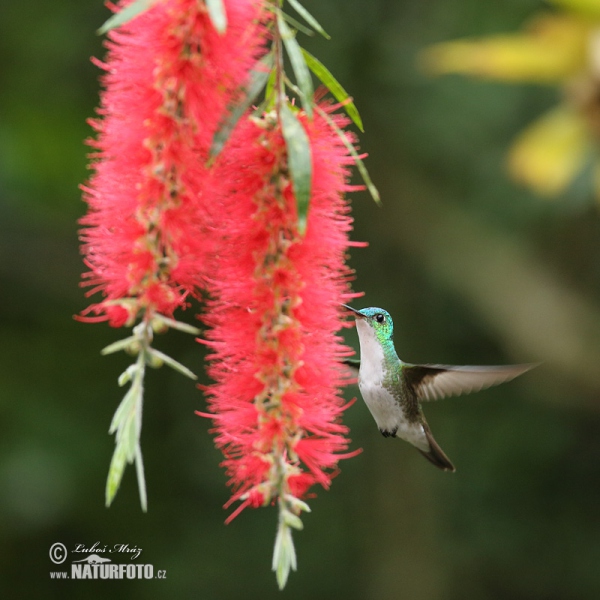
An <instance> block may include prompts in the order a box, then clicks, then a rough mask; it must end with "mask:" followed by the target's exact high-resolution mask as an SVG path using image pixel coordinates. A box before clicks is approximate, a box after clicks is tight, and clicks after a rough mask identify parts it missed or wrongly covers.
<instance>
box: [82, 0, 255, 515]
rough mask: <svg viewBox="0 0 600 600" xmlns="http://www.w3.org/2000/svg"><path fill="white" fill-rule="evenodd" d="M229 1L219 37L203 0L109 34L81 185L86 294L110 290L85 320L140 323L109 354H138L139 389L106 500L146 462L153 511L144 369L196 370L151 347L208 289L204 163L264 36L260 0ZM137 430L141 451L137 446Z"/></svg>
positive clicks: (163, 6) (135, 386)
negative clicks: (145, 446) (144, 444)
mask: <svg viewBox="0 0 600 600" xmlns="http://www.w3.org/2000/svg"><path fill="white" fill-rule="evenodd" d="M130 4H131V3H130V2H127V1H125V2H122V3H121V5H120V6H121V7H123V6H127V5H130ZM224 4H225V9H226V12H227V23H228V26H227V31H226V33H225V34H224V35H221V34H220V33H218V32H217V31H216V30H215V28H214V26H213V24H212V22H211V20H210V18H209V15H208V12H207V8H206V5H205V4H204V2H201V1H199V0H161V1H160V2H157V3H155V4H154V5H153V6H152V7H151V8H150V9H149V10H147V11H146V12H144V13H143V14H141V15H139V16H138V17H137V18H135V19H134V20H132V21H129V22H127V23H126V24H125V25H123V26H122V27H121V28H119V29H118V30H115V31H111V32H110V33H109V38H110V41H109V42H108V44H107V47H108V59H107V61H106V63H105V64H101V63H98V64H100V66H101V67H102V68H104V69H105V70H106V75H105V76H104V79H103V83H104V85H105V91H104V92H103V94H102V96H101V107H100V109H99V110H98V113H99V115H100V117H101V118H100V119H97V120H93V121H92V122H91V124H92V126H93V127H94V128H95V129H96V131H97V132H98V137H97V140H93V141H91V142H90V145H91V146H92V147H94V148H95V149H96V152H95V153H94V154H92V155H91V158H92V160H93V162H92V168H93V170H94V173H93V175H92V177H91V180H90V182H89V184H88V185H87V186H86V187H84V188H83V189H84V199H85V201H86V202H87V203H88V205H89V211H88V214H87V215H86V216H85V217H84V218H83V219H82V220H81V223H82V224H83V225H84V227H85V228H84V230H83V232H82V236H81V237H82V241H83V246H82V252H83V254H84V255H85V263H86V265H87V266H88V267H89V269H90V270H89V272H88V273H86V274H85V275H84V278H85V280H86V281H85V283H84V285H86V286H92V289H91V291H89V292H88V295H92V294H94V293H96V292H100V293H101V294H102V295H103V298H102V300H101V301H100V302H98V303H95V304H92V305H91V306H90V307H89V308H88V309H87V310H85V311H84V312H83V315H84V316H83V317H82V320H88V321H102V320H108V322H109V324H110V325H112V326H114V327H120V326H123V325H128V326H129V325H133V324H134V323H135V322H136V320H137V319H141V323H140V324H139V325H138V326H136V328H135V330H134V335H133V336H132V337H131V338H128V339H127V340H125V341H123V342H117V343H116V344H113V345H111V346H110V347H109V348H108V349H106V351H107V352H109V351H114V350H116V349H123V348H126V349H129V350H133V351H134V352H137V353H138V355H139V356H138V361H137V362H136V363H135V364H134V365H133V366H132V368H130V369H128V371H126V372H125V373H124V374H123V376H122V378H121V379H120V383H121V384H123V383H124V382H126V381H131V385H132V387H131V389H130V390H129V392H128V394H127V395H126V396H125V398H124V400H123V403H122V407H124V408H123V410H121V409H119V411H120V412H119V411H117V414H116V415H115V420H113V424H112V426H111V432H113V431H116V434H117V448H116V450H115V455H114V457H113V464H112V465H111V471H110V474H109V481H108V485H107V504H110V502H111V500H112V497H113V496H114V494H115V493H116V490H117V488H118V486H119V483H120V479H121V475H122V471H123V467H124V464H125V460H127V461H128V462H133V460H136V463H137V466H138V476H140V473H141V477H140V492H141V495H142V505H143V506H145V492H143V471H141V454H140V453H139V434H140V429H141V402H142V390H143V386H142V379H143V367H144V365H145V364H150V365H151V366H160V365H161V364H162V363H163V362H167V364H169V365H171V366H174V367H175V368H178V369H179V370H180V371H182V372H184V373H185V372H186V371H187V370H186V369H185V367H182V366H181V365H178V364H177V363H175V362H174V361H172V359H169V358H168V357H165V356H164V355H162V354H161V353H158V352H157V351H155V350H152V349H150V343H151V339H152V334H153V329H157V328H160V329H164V328H165V327H173V326H177V327H179V328H183V326H181V325H177V323H176V322H174V321H173V320H172V319H171V316H172V315H173V312H174V311H175V310H176V309H177V308H178V307H184V306H185V303H186V298H187V297H188V295H190V294H191V295H195V294H197V293H198V289H199V287H201V286H202V285H203V282H204V278H205V273H206V271H207V268H208V263H209V261H210V257H211V255H212V252H213V250H214V247H213V243H212V241H211V239H212V238H211V236H210V235H207V232H210V231H211V228H210V226H209V221H210V206H209V205H208V202H209V201H210V198H208V199H207V196H206V195H205V194H204V193H203V185H204V180H205V178H206V172H207V170H206V167H205V166H204V165H205V163H206V160H207V157H208V149H209V147H210V143H211V140H212V137H213V135H214V132H215V130H216V127H217V123H218V122H219V119H220V118H221V117H222V115H223V113H224V111H225V108H226V106H227V105H228V103H230V102H231V101H232V99H233V98H234V95H235V93H236V90H237V89H238V88H239V87H240V85H242V84H243V83H244V82H245V80H246V78H247V76H248V72H249V70H250V68H251V67H252V65H253V64H254V62H255V61H256V58H257V54H258V53H259V52H260V50H261V47H262V43H263V38H264V35H263V32H262V29H261V26H260V25H259V24H258V23H259V19H258V15H259V11H260V10H262V9H261V8H260V4H259V2H258V1H255V0H225V2H224ZM90 314H93V315H95V316H92V317H90V316H89V315H90ZM131 369H133V370H131ZM187 374H189V371H187ZM117 417H119V419H120V420H119V419H117ZM134 435H135V436H137V443H138V445H137V446H134V443H132V442H128V439H129V438H128V436H129V437H131V436H134ZM134 448H135V455H134V452H133V449H134ZM138 455H139V460H138Z"/></svg>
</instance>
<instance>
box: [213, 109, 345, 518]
mask: <svg viewBox="0 0 600 600" xmlns="http://www.w3.org/2000/svg"><path fill="white" fill-rule="evenodd" d="M322 108H324V109H325V110H327V111H328V112H331V109H330V107H327V106H325V105H324V106H323V107H322ZM298 116H299V118H300V119H301V121H302V123H303V125H304V128H305V130H306V133H307V135H308V138H309V140H310V148H311V156H312V173H313V176H312V193H311V199H310V208H309V212H308V222H307V230H306V233H305V235H304V236H301V235H299V233H298V229H297V220H298V218H297V211H296V202H295V198H294V194H293V189H292V184H291V181H290V175H289V170H288V166H287V154H286V146H285V142H284V138H283V136H282V133H281V129H280V126H279V124H278V122H277V120H276V118H275V117H274V116H273V115H265V116H263V118H261V119H257V118H250V119H247V120H246V121H245V122H244V123H242V124H240V125H239V126H238V129H237V131H236V132H235V133H234V135H233V138H232V140H230V142H229V147H228V152H227V156H226V157H223V160H222V164H221V165H219V166H217V170H216V173H215V178H216V179H217V180H218V186H217V187H216V188H215V194H219V197H220V198H221V199H222V202H223V206H224V208H223V210H222V220H221V225H220V229H221V231H224V232H227V234H226V235H227V237H226V238H225V240H224V244H223V246H222V247H221V248H220V250H219V262H218V273H219V276H218V278H215V279H214V280H212V281H211V288H212V292H213V296H214V300H213V301H211V303H210V304H209V307H208V311H207V314H206V316H205V321H206V323H207V324H208V325H210V326H212V330H211V331H210V332H209V334H208V338H209V339H208V342H207V343H208V345H209V346H210V347H211V348H212V349H213V353H212V354H211V356H210V357H209V358H210V359H211V360H212V364H211V366H210V368H209V374H210V375H211V376H212V377H213V379H214V380H215V381H216V384H214V385H213V386H212V387H211V388H209V390H208V394H209V406H210V409H211V411H212V414H211V417H212V418H213V420H214V423H215V432H216V434H217V435H216V444H217V446H218V447H220V448H221V449H222V450H223V453H224V455H225V461H224V466H225V467H226V470H227V474H228V476H229V478H230V480H229V481H230V484H231V485H232V486H233V488H234V492H233V496H232V499H231V501H234V500H238V499H239V500H241V501H242V504H241V505H240V506H239V507H238V509H237V510H236V511H235V512H234V513H233V515H231V517H230V518H232V517H234V516H235V515H237V514H238V513H239V511H240V510H241V509H243V508H244V507H246V506H254V507H256V506H258V505H261V504H262V505H266V504H269V503H270V502H272V501H274V500H276V499H277V500H278V502H279V505H280V509H282V510H283V511H284V514H286V515H288V516H286V517H285V519H288V518H290V519H292V520H293V518H296V519H297V516H296V515H297V514H298V513H299V512H300V510H301V509H302V507H303V506H305V505H304V504H303V503H302V502H301V501H300V500H299V499H300V498H301V497H303V496H305V495H306V492H307V491H308V489H309V488H310V487H311V486H312V485H313V484H315V483H319V484H321V485H322V486H323V487H325V488H327V487H328V486H329V484H330V481H331V477H332V476H333V474H334V473H335V468H336V465H337V462H338V460H339V459H340V458H342V457H344V456H348V454H345V455H344V454H343V453H344V452H346V450H347V448H348V444H349V440H348V439H347V438H346V437H345V435H346V433H347V428H346V427H345V426H344V425H342V424H341V422H340V419H341V415H342V412H343V410H344V408H345V407H344V406H343V400H342V398H341V396H340V391H339V390H340V387H341V386H342V384H343V374H342V372H341V370H340V361H341V359H342V357H343V356H347V355H348V353H349V350H348V349H347V348H346V347H345V346H344V345H343V344H342V342H341V338H340V337H339V336H338V335H337V333H336V332H337V331H338V330H339V329H340V328H341V327H342V321H341V313H340V306H339V305H340V303H341V302H342V301H344V299H347V298H348V297H349V296H350V290H349V280H350V275H351V273H350V272H349V270H348V268H347V267H346V266H345V258H346V252H347V249H348V247H349V245H350V242H349V240H348V234H349V231H350V230H351V223H352V220H351V218H350V216H349V206H348V204H347V203H346V200H345V199H344V192H345V191H347V189H348V187H349V186H348V185H347V179H348V176H349V165H350V164H351V163H353V159H352V158H351V157H350V156H348V152H347V149H346V147H345V146H344V144H343V142H342V141H341V140H340V138H339V136H338V134H337V133H336V132H335V131H333V130H332V128H331V127H330V125H329V124H328V123H327V122H326V121H325V120H324V119H323V118H322V117H321V116H319V115H318V114H315V116H314V118H313V119H312V120H309V119H307V118H306V117H305V116H303V114H302V113H299V115H298ZM333 118H334V120H335V121H336V122H337V124H338V125H342V124H345V122H346V121H345V119H344V118H342V117H340V116H334V117H333ZM231 501H230V502H231ZM290 513H291V514H293V515H294V516H293V517H289V514H290ZM291 526H292V527H294V526H295V525H293V524H292V525H291Z"/></svg>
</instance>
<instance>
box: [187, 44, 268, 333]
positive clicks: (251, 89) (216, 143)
mask: <svg viewBox="0 0 600 600" xmlns="http://www.w3.org/2000/svg"><path fill="white" fill-rule="evenodd" d="M273 63H274V57H273V53H269V54H267V56H265V57H264V58H263V59H262V60H260V61H259V62H258V65H257V67H256V68H255V69H253V70H252V71H251V72H250V81H249V83H248V85H247V87H246V93H245V96H244V99H243V100H242V101H241V102H239V103H238V104H236V105H235V107H234V108H233V109H232V111H231V112H230V113H229V116H228V117H227V119H226V120H225V121H224V122H223V124H222V125H221V126H220V127H219V129H218V130H217V132H216V133H215V136H214V137H213V141H212V146H211V148H210V158H211V159H214V158H216V157H217V156H218V155H219V153H220V152H221V150H222V149H223V146H224V145H225V143H226V142H227V140H228V139H229V136H230V135H231V132H232V131H233V129H234V127H235V126H236V124H237V122H238V121H239V120H240V117H241V116H242V115H243V114H244V113H245V112H246V110H248V108H249V107H250V105H251V104H252V103H253V102H254V100H256V98H257V97H258V95H259V94H260V92H261V91H262V90H263V88H264V87H265V85H266V83H267V80H268V79H269V76H270V74H271V71H272V69H273ZM198 333H199V332H198Z"/></svg>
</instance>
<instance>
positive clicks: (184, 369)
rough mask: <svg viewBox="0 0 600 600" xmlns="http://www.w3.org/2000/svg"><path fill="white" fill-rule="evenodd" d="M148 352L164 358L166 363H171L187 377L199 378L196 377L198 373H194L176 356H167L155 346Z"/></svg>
mask: <svg viewBox="0 0 600 600" xmlns="http://www.w3.org/2000/svg"><path fill="white" fill-rule="evenodd" d="M148 354H151V355H152V356H156V357H157V358H159V359H160V360H162V361H163V362H164V363H165V364H166V365H169V367H171V368H172V369H175V371H179V372H180V373H181V374H182V375H185V376H186V377H189V378H190V379H194V380H195V379H198V378H197V377H196V375H194V373H193V372H192V371H190V370H189V369H188V368H187V367H186V366H184V365H182V364H181V363H180V362H177V361H176V360H175V359H174V358H171V357H170V356H167V355H166V354H164V353H163V352H161V351H160V350H156V349H155V348H149V349H148Z"/></svg>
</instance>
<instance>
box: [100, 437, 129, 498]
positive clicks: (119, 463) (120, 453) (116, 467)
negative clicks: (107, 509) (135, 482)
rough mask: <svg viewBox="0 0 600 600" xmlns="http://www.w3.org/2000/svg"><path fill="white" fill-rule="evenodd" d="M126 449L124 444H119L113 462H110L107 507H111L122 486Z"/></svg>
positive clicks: (107, 481) (107, 482)
mask: <svg viewBox="0 0 600 600" xmlns="http://www.w3.org/2000/svg"><path fill="white" fill-rule="evenodd" d="M126 462H127V461H126V458H125V447H124V446H123V445H122V444H117V447H116V448H115V451H114V454H113V456H112V460H111V461H110V467H109V469H108V478H107V480H106V491H105V501H106V506H110V505H111V503H112V501H113V500H114V497H115V495H116V493H117V491H118V489H119V486H120V485H121V479H123V471H124V469H125V463H126Z"/></svg>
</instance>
